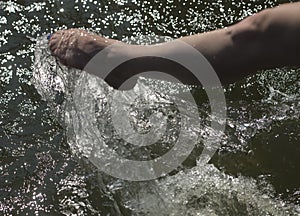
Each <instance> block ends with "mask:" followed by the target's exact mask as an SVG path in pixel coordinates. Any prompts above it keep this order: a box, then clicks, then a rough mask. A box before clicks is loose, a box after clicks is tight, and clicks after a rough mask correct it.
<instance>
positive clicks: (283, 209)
mask: <svg viewBox="0 0 300 216" xmlns="http://www.w3.org/2000/svg"><path fill="white" fill-rule="evenodd" d="M284 2H290V1H288V0H286V1H284V0H280V1H279V0H278V1H277V0H274V1H270V0H263V1H257V0H251V1H237V0H233V1H223V0H216V1H197V0H182V1H181V0H180V1H156V0H155V1H152V2H151V1H135V0H134V1H126V0H122V1H118V0H93V1H89V0H81V1H78V0H75V1H67V0H60V1H56V0H47V1H35V2H33V1H24V0H8V1H1V0H0V62H1V66H0V71H1V73H0V126H1V127H0V143H1V144H0V211H1V214H3V215H25V214H28V215H48V214H50V215H61V214H62V215H74V214H75V215H163V214H165V215H172V214H173V215H299V204H300V203H299V200H300V185H299V182H300V175H299V154H300V146H299V131H300V124H299V110H300V109H299V105H300V102H299V98H300V95H299V80H300V70H299V69H295V68H280V69H274V70H268V71H263V72H261V73H259V74H257V75H255V76H252V77H249V78H248V79H246V80H244V81H241V82H240V83H236V84H234V85H231V86H229V87H227V88H226V98H227V103H228V123H227V128H226V131H225V133H226V136H224V137H222V140H221V142H222V146H221V148H220V149H219V151H218V152H217V153H216V154H215V156H214V157H213V158H212V161H211V164H209V165H206V166H204V167H203V166H202V167H201V165H199V164H198V165H197V160H198V159H199V152H201V151H202V147H203V146H202V143H201V141H199V142H198V143H197V145H196V147H195V150H194V151H193V152H192V153H191V155H190V157H189V158H188V159H187V160H186V161H184V163H183V164H182V166H180V167H178V169H177V170H176V171H174V172H173V173H171V174H170V175H169V176H166V177H164V178H160V179H159V180H157V181H149V182H144V183H141V182H126V181H122V180H118V179H115V178H112V177H110V176H107V175H105V174H104V173H102V172H100V171H99V169H97V168H96V167H95V166H94V165H93V164H91V163H90V162H89V160H87V159H86V158H84V157H83V154H82V152H83V151H84V150H86V151H87V152H88V151H89V150H88V149H85V148H83V147H84V146H82V145H78V143H77V142H76V141H77V140H76V131H77V130H76V129H75V128H72V127H71V125H73V122H72V121H74V122H80V121H78V118H77V112H76V110H74V109H73V106H72V93H73V92H74V82H75V80H77V79H78V77H79V76H80V75H81V73H80V72H79V71H76V70H70V69H67V68H65V67H63V66H60V65H58V64H57V63H56V62H55V60H54V59H53V58H52V57H50V55H49V51H48V50H47V45H46V43H43V41H42V40H41V39H36V38H37V37H39V36H42V35H46V34H48V33H51V32H55V31H57V30H58V29H65V28H84V29H87V30H90V31H93V32H96V33H101V34H103V35H105V36H108V37H110V38H114V39H119V40H122V39H124V38H130V37H131V36H134V37H135V36H139V35H140V34H143V35H149V36H150V37H151V38H153V37H152V36H153V35H163V36H169V37H170V38H174V37H180V36H185V35H190V34H196V33H200V32H205V31H209V30H214V29H216V28H222V27H225V26H228V25H229V24H232V23H235V22H237V21H238V20H241V19H243V18H245V17H246V16H249V15H251V14H254V13H256V12H258V11H260V10H262V9H263V8H269V7H274V6H276V5H278V4H279V3H284ZM36 42H39V45H38V47H36ZM44 42H45V41H44ZM35 51H36V56H37V59H40V60H41V62H40V66H41V67H39V66H38V65H37V64H36V65H35V66H34V67H33V66H32V65H33V64H34V62H36V59H35V58H34V53H35ZM33 70H34V79H35V82H34V84H35V85H32V82H31V78H32V76H33ZM88 80H89V79H88ZM97 82H98V83H99V86H98V88H99V89H100V90H101V91H102V92H103V96H105V97H107V96H108V95H109V94H110V93H112V92H113V90H112V89H110V88H109V87H108V86H107V85H106V84H105V83H104V82H103V81H101V80H98V81H97ZM83 84H84V83H83ZM149 86H151V87H155V88H156V89H157V90H156V91H154V92H152V93H151V94H149V93H147V92H143V90H146V89H149ZM138 87H139V90H138V89H137V90H136V93H141V98H143V97H145V98H147V97H149V96H154V97H153V98H152V102H159V104H157V103H153V104H152V105H153V108H157V110H160V109H161V108H162V107H164V106H166V104H168V106H169V107H170V104H169V101H170V100H167V99H168V98H166V97H165V95H163V94H162V95H160V94H157V92H159V91H160V89H164V90H166V89H168V90H169V93H168V94H171V95H174V97H175V96H176V97H177V95H178V92H180V91H184V89H186V88H184V89H180V87H179V86H178V85H175V84H172V85H171V84H170V83H167V84H164V83H163V82H161V81H159V82H158V81H155V80H148V79H146V80H145V79H140V80H139V84H138ZM37 90H38V92H39V93H38V92H37ZM176 91H177V92H176ZM193 93H194V96H195V98H196V101H197V102H198V105H199V107H198V110H199V113H200V117H201V119H200V120H202V121H201V127H200V128H198V127H196V128H194V131H193V133H197V134H198V135H199V136H200V138H205V137H206V136H207V133H208V132H211V133H213V132H214V131H210V128H209V127H205V125H207V124H208V123H206V122H205V121H206V120H209V119H210V116H209V105H208V103H207V101H206V99H203V98H206V95H205V93H204V92H203V91H202V90H198V89H196V90H195V89H194V90H193ZM40 95H41V96H42V98H44V99H46V101H47V102H45V100H41V96H40ZM123 95H124V96H126V94H123ZM125 98H126V97H125ZM98 101H99V102H104V101H103V100H100V99H99V100H98ZM150 101H151V100H150ZM125 102H126V100H125ZM183 103H186V101H183ZM99 104H100V103H99ZM102 105H106V104H105V103H102ZM135 105H136V106H138V107H141V108H142V107H143V105H144V102H143V101H142V100H140V101H139V102H137V103H136V104H135ZM158 105H159V106H158ZM96 111H97V113H98V114H100V113H101V114H105V113H106V112H105V110H103V109H102V108H100V109H98V110H96ZM173 111H174V113H173V114H172V115H170V117H174V118H173V119H169V122H168V124H172V126H173V127H172V129H174V130H169V131H168V132H169V134H168V136H165V137H164V141H165V142H163V143H160V142H158V143H159V145H153V147H152V148H151V147H148V148H138V149H133V148H132V146H126V145H123V144H125V143H124V142H122V140H121V139H119V138H117V137H115V138H116V139H111V138H112V137H114V136H115V135H116V134H115V133H113V131H112V127H111V125H105V126H107V130H106V131H101V133H102V135H103V136H104V137H103V138H104V139H105V138H107V139H106V140H105V141H106V142H107V141H110V143H109V145H110V147H111V148H112V149H114V150H115V151H118V154H121V155H125V156H126V157H127V158H131V159H139V160H149V159H151V158H155V157H157V156H160V155H162V154H164V153H165V152H167V151H168V150H169V149H170V148H171V147H172V145H168V144H167V143H172V141H174V140H175V139H176V135H177V134H176V131H177V130H176V129H177V128H178V127H179V126H180V125H178V124H177V123H178V122H179V120H180V119H179V118H178V115H177V113H176V107H175V108H174V107H173ZM68 113H69V114H72V113H73V115H74V116H76V118H72V115H69V117H70V118H67V117H68ZM151 114H152V113H151V112H149V113H148V112H139V111H138V110H134V109H133V110H132V111H131V117H132V125H135V126H137V127H136V129H137V130H140V132H148V131H149V129H150V126H151V124H149V121H148V119H149V118H148V117H149V116H150V115H151ZM66 116H67V117H66ZM68 119H69V120H68ZM76 119H77V121H75V120H76ZM96 119H97V125H101V124H104V123H106V122H107V120H108V119H104V121H102V120H103V117H101V115H100V116H97V118H96ZM67 120H68V121H67ZM62 126H63V127H62ZM93 127H94V125H92V126H91V127H90V128H91V129H92V128H93ZM99 128H100V129H101V127H99V126H98V129H99ZM77 138H78V137H77ZM70 149H71V151H70ZM128 149H129V150H130V151H129V150H128ZM131 150H132V151H131Z"/></svg>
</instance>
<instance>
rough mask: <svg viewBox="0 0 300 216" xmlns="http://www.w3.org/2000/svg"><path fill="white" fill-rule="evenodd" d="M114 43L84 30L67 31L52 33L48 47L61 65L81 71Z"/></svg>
mask: <svg viewBox="0 0 300 216" xmlns="http://www.w3.org/2000/svg"><path fill="white" fill-rule="evenodd" d="M114 42H115V41H114V40H111V39H106V38H103V37H101V36H99V35H95V34H91V33H88V32H86V31H84V30H80V29H68V30H60V31H57V32H56V33H54V34H53V35H52V37H51V38H50V41H49V47H50V50H51V53H52V55H53V56H55V57H57V58H58V59H59V60H60V62H61V63H62V64H64V65H66V66H69V67H74V68H77V69H83V68H84V67H85V65H86V64H87V63H88V62H89V61H90V60H91V58H92V57H93V56H94V55H96V54H97V53H98V52H99V51H101V50H102V49H104V48H105V47H107V46H108V45H111V44H112V43H114Z"/></svg>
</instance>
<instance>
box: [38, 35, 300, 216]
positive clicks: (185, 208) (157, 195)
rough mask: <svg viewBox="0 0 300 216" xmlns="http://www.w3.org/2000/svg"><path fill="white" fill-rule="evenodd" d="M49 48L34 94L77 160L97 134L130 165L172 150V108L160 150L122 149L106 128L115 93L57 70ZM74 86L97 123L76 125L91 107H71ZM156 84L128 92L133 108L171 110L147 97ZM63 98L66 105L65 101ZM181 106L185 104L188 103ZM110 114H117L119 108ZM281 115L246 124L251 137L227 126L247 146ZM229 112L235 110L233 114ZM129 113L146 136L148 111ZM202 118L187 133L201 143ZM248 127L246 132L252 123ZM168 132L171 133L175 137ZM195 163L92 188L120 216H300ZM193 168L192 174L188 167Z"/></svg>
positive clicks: (101, 177) (123, 96)
mask: <svg viewBox="0 0 300 216" xmlns="http://www.w3.org/2000/svg"><path fill="white" fill-rule="evenodd" d="M46 44H47V43H46V41H45V40H42V39H40V41H39V42H38V44H37V48H36V56H35V58H36V60H35V67H34V76H33V79H34V83H35V86H36V87H37V89H38V91H39V93H40V94H41V95H42V97H43V98H44V99H45V100H47V101H48V102H49V103H50V105H51V106H52V109H53V111H54V112H55V113H56V114H57V117H58V118H59V119H60V120H61V123H62V124H63V125H65V128H66V135H67V138H68V143H69V145H70V148H71V149H72V152H73V154H75V155H77V157H80V158H82V159H83V161H85V162H84V163H85V164H89V161H88V155H89V154H90V153H91V151H92V147H91V143H94V142H95V141H94V140H95V139H97V136H98V138H99V136H102V137H103V138H104V139H103V140H104V141H105V142H106V144H107V145H109V146H110V148H112V149H114V151H116V152H118V154H120V155H122V156H125V157H129V158H133V159H139V160H148V159H149V158H153V157H157V156H159V155H161V154H162V152H165V151H167V150H169V148H170V147H169V146H168V145H167V143H168V141H169V142H170V141H172V140H173V139H176V129H177V130H178V122H180V118H178V117H176V112H175V111H174V110H172V109H171V110H169V113H167V115H168V116H172V119H173V122H171V127H170V128H171V130H170V131H168V134H167V135H166V137H164V139H163V141H160V143H159V145H156V146H155V147H154V148H143V149H141V148H139V149H138V148H132V146H128V145H126V144H125V143H124V141H122V137H121V138H120V137H118V134H117V133H116V132H115V131H114V128H113V126H112V125H111V117H110V115H109V112H110V110H109V109H108V106H107V104H108V103H109V102H108V101H109V95H110V94H111V93H112V92H114V91H116V90H113V89H112V88H110V87H109V86H108V85H107V84H106V83H105V82H104V81H103V80H101V79H100V78H97V77H93V76H91V75H87V74H84V73H85V72H81V71H77V70H74V69H72V70H70V69H67V68H65V67H63V66H60V65H59V64H57V63H56V61H55V60H54V59H53V57H50V56H49V50H48V48H47V46H46ZM82 74H84V75H82ZM78 82H79V83H81V85H80V90H76V91H77V92H80V94H83V96H82V98H84V97H88V96H89V94H94V95H95V98H96V99H97V103H96V108H93V109H92V110H93V111H94V112H96V113H95V116H96V121H94V122H92V123H90V124H85V125H81V121H83V120H82V119H80V116H81V114H80V112H81V110H86V109H89V105H88V104H86V103H80V106H79V107H78V106H75V105H74V97H79V95H76V94H75V95H74V94H73V91H74V86H75V85H76V84H75V83H78ZM153 82H154V83H156V88H158V89H159V88H164V87H165V85H164V81H154V80H147V79H145V78H141V79H140V80H139V81H138V83H137V85H136V86H135V88H134V90H133V93H132V92H131V93H130V94H139V95H140V96H141V97H142V98H143V100H138V101H136V102H135V104H134V105H133V107H135V108H137V107H141V106H143V101H145V100H147V102H148V103H150V104H152V105H153V107H155V106H154V105H155V104H159V105H160V106H170V104H171V101H169V100H168V99H167V98H165V97H164V95H163V94H161V93H160V94H158V93H155V91H154V92H153V91H149V85H150V84H151V85H153ZM86 86H89V88H92V89H93V92H92V93H91V92H88V91H86V89H87V88H86ZM91 86H92V87H91ZM77 87H78V86H77ZM172 87H173V89H172V92H176V93H175V94H174V95H175V97H176V95H178V93H179V92H182V91H185V90H188V88H187V87H186V88H184V87H182V86H178V85H176V84H174V86H172ZM276 93H278V92H276V91H275V90H272V91H271V94H270V98H269V99H268V101H270V100H271V99H272V98H273V95H274V94H276ZM130 94H128V92H119V97H118V98H119V100H120V101H119V103H123V104H124V103H125V104H126V103H128V104H130V103H131V100H130V96H132V95H130ZM283 96H285V95H283ZM62 98H63V99H64V102H62V101H63V99H62ZM285 98H286V97H285ZM184 103H188V102H187V101H185V102H184ZM153 107H152V108H153ZM277 108H278V107H277ZM112 109H118V107H113V108H112ZM154 109H155V108H154ZM199 109H200V113H201V112H204V113H206V116H209V115H208V114H207V112H208V110H207V109H206V108H201V107H200V108H199ZM232 109H233V108H232ZM244 109H247V108H244ZM286 109H287V108H285V109H283V110H280V111H279V112H278V113H277V115H275V116H273V117H272V118H268V121H267V120H266V122H264V121H263V119H257V120H253V119H251V120H250V121H252V122H251V124H252V127H251V128H252V130H254V131H252V132H249V131H247V130H246V129H245V128H242V126H243V125H244V127H247V125H246V123H244V122H241V120H239V119H236V120H235V121H236V122H233V121H234V120H232V119H230V120H229V123H228V125H229V126H230V127H236V130H237V132H236V133H238V134H239V135H240V137H238V139H239V140H240V141H241V143H244V142H247V140H248V139H250V138H251V137H253V136H254V135H255V134H256V133H258V131H259V130H260V129H261V130H265V129H266V128H268V127H269V125H270V124H271V123H270V121H275V120H277V119H280V120H282V119H281V117H280V116H281V113H280V112H283V111H286ZM231 112H232V113H234V112H239V111H237V110H231ZM187 113H188V111H187ZM131 114H132V119H133V122H134V124H136V125H138V126H137V127H139V129H140V130H144V131H146V132H147V130H148V129H147V127H149V125H147V122H145V121H144V120H143V119H144V118H147V116H149V115H147V113H142V114H141V113H139V112H138V111H137V110H133V111H132V112H131ZM298 115H299V113H298V112H295V113H294V114H293V115H292V116H290V117H291V118H296V117H297V116H298ZM78 116H79V117H78ZM202 117H203V120H202V122H201V125H202V127H200V128H192V130H190V133H198V134H200V136H201V137H205V136H207V133H209V128H208V127H204V126H203V125H205V123H206V122H207V118H204V116H202ZM286 118H289V117H286ZM242 119H243V121H246V118H242ZM95 122H96V124H95ZM148 123H149V122H148ZM176 125H177V127H176ZM232 125H234V126H232ZM255 125H256V126H255ZM248 126H249V127H250V125H248ZM160 129H161V130H163V131H164V130H165V127H164V126H161V128H160ZM172 129H174V130H175V131H172ZM83 131H100V133H99V134H97V135H96V136H86V134H85V132H83ZM186 136H189V135H188V134H187V135H186ZM215 136H216V138H218V137H219V135H218V134H217V133H216V135H215ZM222 139H223V142H227V141H228V140H230V138H229V137H223V138H222ZM227 145H228V144H227ZM225 146H226V145H225ZM202 147H203V146H202V144H201V142H200V141H199V144H198V145H197V146H196V149H197V150H198V151H201V149H202ZM235 147H236V146H235V145H232V146H231V148H235ZM104 153H105V152H104ZM198 156H199V155H198ZM194 162H196V164H194V165H191V164H188V165H183V166H182V167H179V168H178V170H177V171H176V172H174V173H172V174H170V175H168V176H165V177H163V178H160V179H158V180H153V181H149V182H128V181H124V180H120V179H115V178H113V177H110V176H107V175H106V174H104V173H102V172H99V173H98V176H97V183H96V184H104V185H105V186H104V187H105V188H107V189H108V190H109V193H111V194H112V195H113V198H112V199H113V200H114V203H115V210H114V211H115V212H117V214H126V211H125V213H124V210H122V208H121V207H123V208H124V207H125V208H126V209H127V211H130V214H131V215H242V214H249V215H293V214H297V212H299V209H298V208H297V206H294V205H292V204H287V203H285V202H283V201H280V200H277V199H276V198H274V196H273V192H272V188H271V186H270V185H269V184H267V185H266V186H264V188H263V189H262V188H261V187H260V184H259V183H258V182H257V181H256V180H254V179H252V178H247V177H243V176H239V177H233V176H230V175H227V174H225V173H224V172H222V171H220V170H218V169H217V168H216V167H215V166H214V165H212V164H206V165H203V164H201V163H200V162H199V161H198V160H197V157H196V161H194ZM190 163H191V162H190ZM191 166H192V168H189V167H191ZM88 167H90V169H95V168H94V166H93V165H92V164H89V165H88Z"/></svg>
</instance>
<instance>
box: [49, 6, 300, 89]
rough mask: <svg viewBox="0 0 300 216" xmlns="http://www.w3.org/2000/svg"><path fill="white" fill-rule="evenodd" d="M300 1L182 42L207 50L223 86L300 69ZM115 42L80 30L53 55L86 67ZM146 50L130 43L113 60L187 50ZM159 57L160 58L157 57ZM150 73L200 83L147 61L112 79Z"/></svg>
mask: <svg viewBox="0 0 300 216" xmlns="http://www.w3.org/2000/svg"><path fill="white" fill-rule="evenodd" d="M299 39H300V3H289V4H283V5H280V6H279V7H276V8H272V9H266V10H263V11H261V12H259V13H257V14H255V15H253V16H250V17H248V18H246V19H244V20H242V21H241V22H239V23H237V24H235V25H232V26H229V27H227V28H224V29H219V30H215V31H211V32H207V33H202V34H196V35H192V36H187V37H183V38H179V39H177V40H181V41H184V42H186V43H188V44H190V45H191V46H193V47H194V48H196V49H197V50H198V51H199V52H201V53H202V54H203V55H204V56H205V57H206V59H207V60H208V61H209V63H210V64H211V65H212V66H213V68H214V69H215V71H216V72H217V74H218V76H219V79H220V81H221V82H222V84H228V83H232V82H235V81H237V80H240V79H242V78H244V77H245V76H247V75H249V74H253V73H255V72H257V71H258V70H261V69H269V68H276V67H281V66H300V58H299V52H300V43H299ZM115 42H116V41H115V40H111V39H106V38H103V37H101V36H98V35H94V34H90V33H87V32H85V31H83V30H79V29H69V30H63V31H58V32H56V33H55V34H54V35H53V36H52V37H51V39H50V41H49V46H50V50H51V52H52V55H54V56H55V57H57V58H58V59H59V60H60V61H61V63H62V64H64V65H67V66H70V67H75V68H78V69H83V68H84V66H85V65H86V64H87V63H88V62H89V61H90V60H91V59H92V57H93V56H94V55H95V54H97V53H98V52H99V51H101V50H102V49H103V48H105V47H106V46H108V45H111V44H113V43H115ZM153 50H154V49H152V48H151V46H145V49H142V51H141V49H135V47H134V45H125V46H123V47H122V48H120V50H112V53H111V54H109V58H114V57H117V56H121V55H125V56H128V55H129V56H130V55H131V54H133V53H134V54H135V55H136V52H142V53H141V54H147V53H151V54H155V53H160V52H162V53H163V52H164V53H166V52H176V53H180V52H181V50H180V49H177V48H176V47H172V46H170V45H169V44H168V43H164V44H161V45H160V46H156V47H155V53H153ZM153 56H154V55H153ZM147 70H160V71H164V72H166V73H169V74H170V75H172V76H176V77H177V78H178V79H180V80H181V81H182V82H184V83H186V84H199V83H197V82H196V79H195V77H194V76H193V75H191V74H190V73H188V72H187V71H185V70H184V69H183V68H180V67H178V65H176V64H171V63H170V62H167V61H162V60H161V59H158V58H147V57H142V58H139V59H136V60H135V61H129V62H127V63H125V64H123V66H122V68H119V69H116V70H115V71H114V73H112V75H111V76H109V77H107V78H106V81H107V82H108V83H109V84H110V85H112V86H114V87H117V86H118V85H120V83H122V82H123V81H124V80H126V79H127V78H129V77H131V76H133V75H135V74H138V73H141V72H143V71H147Z"/></svg>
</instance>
